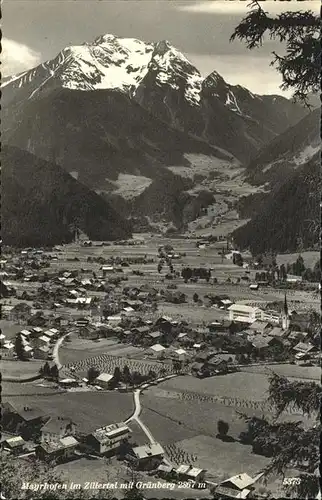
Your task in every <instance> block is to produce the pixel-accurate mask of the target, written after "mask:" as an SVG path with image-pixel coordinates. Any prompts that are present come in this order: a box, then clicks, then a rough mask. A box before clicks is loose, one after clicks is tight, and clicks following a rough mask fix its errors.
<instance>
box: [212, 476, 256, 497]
mask: <svg viewBox="0 0 322 500" xmlns="http://www.w3.org/2000/svg"><path fill="white" fill-rule="evenodd" d="M253 484H254V479H252V478H251V477H250V476H249V475H248V474H246V473H243V474H238V475H237V476H233V477H231V478H229V479H226V480H225V481H223V482H222V483H220V484H219V486H217V488H216V489H215V498H247V497H248V495H249V493H250V492H251V490H250V489H249V488H250V487H251V486H252V485H253Z"/></svg>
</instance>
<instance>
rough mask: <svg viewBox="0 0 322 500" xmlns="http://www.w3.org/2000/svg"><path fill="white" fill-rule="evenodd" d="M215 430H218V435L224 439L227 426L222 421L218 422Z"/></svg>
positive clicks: (227, 429)
mask: <svg viewBox="0 0 322 500" xmlns="http://www.w3.org/2000/svg"><path fill="white" fill-rule="evenodd" d="M217 430H218V435H219V436H220V437H221V438H223V437H226V436H227V434H228V431H229V424H228V423H227V422H225V421H224V420H218V423H217Z"/></svg>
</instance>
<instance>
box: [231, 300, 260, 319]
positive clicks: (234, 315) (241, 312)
mask: <svg viewBox="0 0 322 500" xmlns="http://www.w3.org/2000/svg"><path fill="white" fill-rule="evenodd" d="M228 311H229V319H230V321H238V322H240V323H254V321H257V320H261V319H262V311H261V310H260V309H259V307H252V306H247V305H246V304H233V305H231V306H230V307H228Z"/></svg>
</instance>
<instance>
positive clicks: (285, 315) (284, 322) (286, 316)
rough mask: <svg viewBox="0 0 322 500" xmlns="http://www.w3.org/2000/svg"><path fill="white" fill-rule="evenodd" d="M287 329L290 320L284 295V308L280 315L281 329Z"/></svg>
mask: <svg viewBox="0 0 322 500" xmlns="http://www.w3.org/2000/svg"><path fill="white" fill-rule="evenodd" d="M289 327H290V318H289V314H288V305H287V298H286V294H285V296H284V307H283V313H282V329H283V330H288V329H289Z"/></svg>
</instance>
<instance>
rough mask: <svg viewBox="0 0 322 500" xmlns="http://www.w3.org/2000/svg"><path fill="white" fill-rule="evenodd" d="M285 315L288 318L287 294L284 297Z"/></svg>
mask: <svg viewBox="0 0 322 500" xmlns="http://www.w3.org/2000/svg"><path fill="white" fill-rule="evenodd" d="M284 314H285V316H288V306H287V298H286V293H285V295H284Z"/></svg>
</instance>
